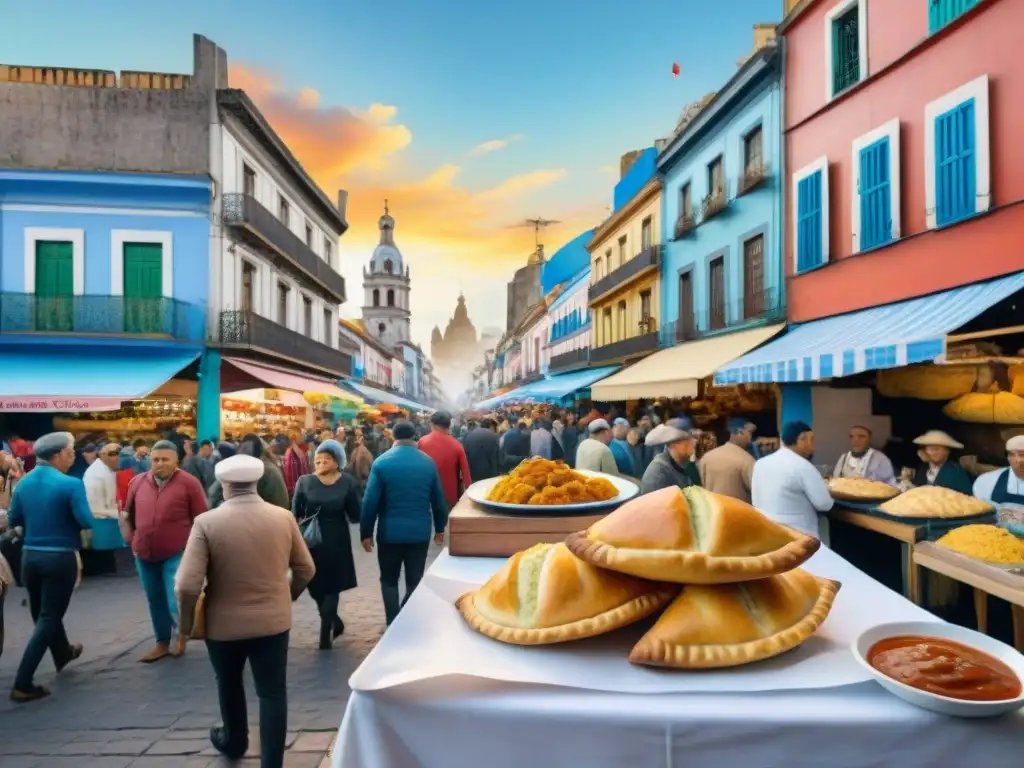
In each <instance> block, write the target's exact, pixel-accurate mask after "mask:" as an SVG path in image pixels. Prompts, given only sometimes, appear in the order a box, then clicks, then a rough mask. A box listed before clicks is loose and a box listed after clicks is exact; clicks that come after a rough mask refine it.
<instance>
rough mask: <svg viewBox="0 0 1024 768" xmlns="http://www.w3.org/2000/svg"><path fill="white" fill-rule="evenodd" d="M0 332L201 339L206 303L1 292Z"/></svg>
mask: <svg viewBox="0 0 1024 768" xmlns="http://www.w3.org/2000/svg"><path fill="white" fill-rule="evenodd" d="M0 333H47V334H50V333H52V334H83V335H93V336H139V337H159V338H165V339H175V340H178V341H200V342H201V341H205V339H206V307H203V306H199V305H196V304H188V303H187V302H184V301H178V300H177V299H165V298H131V297H126V296H39V295H36V294H32V293H0Z"/></svg>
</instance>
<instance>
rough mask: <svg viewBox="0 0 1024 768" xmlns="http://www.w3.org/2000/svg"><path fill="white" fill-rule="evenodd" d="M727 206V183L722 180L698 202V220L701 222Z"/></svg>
mask: <svg viewBox="0 0 1024 768" xmlns="http://www.w3.org/2000/svg"><path fill="white" fill-rule="evenodd" d="M728 207H729V184H728V183H727V182H724V181H723V182H722V183H721V185H720V186H718V187H716V188H715V189H713V190H711V192H709V193H708V195H707V196H706V197H705V198H704V199H703V200H701V202H700V220H701V221H702V222H704V221H707V220H708V219H711V218H714V217H715V216H717V215H718V214H720V213H721V212H722V211H724V210H725V209H726V208H728Z"/></svg>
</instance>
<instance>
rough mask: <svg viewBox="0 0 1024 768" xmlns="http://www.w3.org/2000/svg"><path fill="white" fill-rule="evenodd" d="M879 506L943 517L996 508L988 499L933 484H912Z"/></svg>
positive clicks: (893, 511) (914, 514)
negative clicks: (916, 485)
mask: <svg viewBox="0 0 1024 768" xmlns="http://www.w3.org/2000/svg"><path fill="white" fill-rule="evenodd" d="M878 508H879V509H880V510H882V511H883V512H885V514H887V515H893V516H894V517H943V518H954V517H973V516H975V515H983V514H985V513H986V512H991V511H992V510H993V509H995V507H993V506H992V505H991V504H989V503H988V502H987V501H982V500H981V499H978V498H975V497H974V496H965V495H964V494H962V493H957V492H956V491H951V490H950V489H949V488H939V487H938V486H935V485H922V486H919V487H917V488H911V489H910V490H909V491H907V492H906V493H901V494H900V495H899V496H897V497H896V498H895V499H889V501H887V502H885V504H882V505H881V506H879V507H878Z"/></svg>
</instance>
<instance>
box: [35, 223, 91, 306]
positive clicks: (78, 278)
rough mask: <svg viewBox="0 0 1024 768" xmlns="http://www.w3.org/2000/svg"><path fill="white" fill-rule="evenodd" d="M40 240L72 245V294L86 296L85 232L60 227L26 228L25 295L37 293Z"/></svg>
mask: <svg viewBox="0 0 1024 768" xmlns="http://www.w3.org/2000/svg"><path fill="white" fill-rule="evenodd" d="M40 240H52V241H55V242H60V243H71V265H72V268H71V293H72V294H73V295H74V296H83V295H85V230H84V229H68V228H58V227H25V293H30V294H34V293H35V292H36V243H37V242H39V241H40Z"/></svg>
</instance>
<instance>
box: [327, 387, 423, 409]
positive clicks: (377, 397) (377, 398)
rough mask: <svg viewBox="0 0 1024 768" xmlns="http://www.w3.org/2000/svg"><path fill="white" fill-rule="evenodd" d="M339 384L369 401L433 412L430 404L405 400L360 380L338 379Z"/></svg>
mask: <svg viewBox="0 0 1024 768" xmlns="http://www.w3.org/2000/svg"><path fill="white" fill-rule="evenodd" d="M338 383H339V384H341V385H342V386H343V387H346V388H348V389H349V390H351V391H352V392H354V393H356V394H357V395H359V396H360V397H362V398H364V399H365V400H367V401H368V402H370V403H374V404H379V403H390V404H391V405H396V406H398V407H399V408H405V409H406V410H407V411H423V412H425V413H433V412H434V409H433V408H431V407H430V406H427V405H423V403H417V402H415V401H413V400H407V399H406V398H404V397H402V396H400V395H396V394H394V393H392V392H385V391H384V390H382V389H377V388H376V387H371V386H368V385H366V384H363V383H362V382H358V381H352V380H351V379H340V380H339V382H338Z"/></svg>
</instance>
